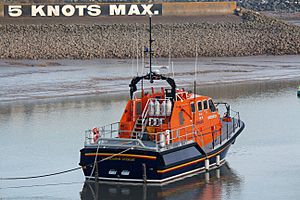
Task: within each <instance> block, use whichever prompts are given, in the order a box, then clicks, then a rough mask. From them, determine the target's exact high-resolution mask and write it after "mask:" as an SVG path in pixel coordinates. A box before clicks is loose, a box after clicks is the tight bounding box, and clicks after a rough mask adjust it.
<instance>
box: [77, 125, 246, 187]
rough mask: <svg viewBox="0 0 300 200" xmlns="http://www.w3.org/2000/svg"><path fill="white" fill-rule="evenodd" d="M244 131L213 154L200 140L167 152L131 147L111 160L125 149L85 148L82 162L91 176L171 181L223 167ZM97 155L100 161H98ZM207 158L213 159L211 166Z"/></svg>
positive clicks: (87, 176) (110, 178)
mask: <svg viewBox="0 0 300 200" xmlns="http://www.w3.org/2000/svg"><path fill="white" fill-rule="evenodd" d="M243 126H244V125H243ZM242 130H243V128H241V129H240V130H239V132H237V133H236V134H235V135H234V136H233V137H232V138H231V139H230V140H228V141H227V142H226V143H224V144H223V145H222V146H219V147H217V148H215V149H214V150H212V151H210V152H209V153H208V152H206V155H205V152H204V151H203V150H202V148H201V147H199V145H198V144H197V143H190V144H186V145H183V146H180V147H176V148H172V149H170V150H166V151H163V152H155V151H150V150H149V151H148V150H138V149H131V150H128V151H127V152H125V153H123V154H119V155H117V156H114V157H112V158H110V159H108V158H109V157H110V156H112V155H116V154H118V153H120V152H122V151H124V150H125V149H120V148H118V149H116V148H101V149H98V153H97V154H96V152H97V148H95V147H93V148H90V147H86V148H83V149H81V158H80V165H81V166H82V169H83V172H84V175H85V176H86V178H87V179H95V178H97V179H99V180H105V181H130V182H149V183H162V182H167V181H171V180H173V179H177V178H180V177H183V176H187V175H190V174H193V173H199V172H205V171H206V170H210V169H213V168H216V167H219V166H221V165H222V164H223V163H224V161H225V157H226V154H227V152H228V150H229V148H230V146H231V144H232V143H234V141H235V139H236V137H237V136H238V135H239V134H240V132H241V131H242ZM96 155H97V158H96V159H97V162H95V160H96V159H95V156H96ZM103 159H105V160H103ZM205 160H209V165H208V161H205ZM205 162H206V165H205ZM95 163H97V165H96V164H95Z"/></svg>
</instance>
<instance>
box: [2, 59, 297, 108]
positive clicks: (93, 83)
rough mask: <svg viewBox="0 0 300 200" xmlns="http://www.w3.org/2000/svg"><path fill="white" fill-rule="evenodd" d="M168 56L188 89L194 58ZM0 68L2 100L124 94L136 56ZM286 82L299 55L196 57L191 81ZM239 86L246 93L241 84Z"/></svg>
mask: <svg viewBox="0 0 300 200" xmlns="http://www.w3.org/2000/svg"><path fill="white" fill-rule="evenodd" d="M172 61H173V62H174V75H175V80H176V83H177V85H178V87H179V88H180V87H185V88H191V86H192V84H193V81H194V66H195V63H194V59H172ZM154 63H155V64H161V65H168V59H158V60H155V61H154ZM141 65H142V64H141V63H140V62H139V67H138V73H139V74H145V73H146V70H147V69H142V67H141ZM0 68H1V75H0V84H1V85H2V86H3V87H1V88H0V102H2V103H3V102H13V101H24V100H25V101H28V100H39V99H49V98H58V97H64V98H65V97H68V98H70V97H79V96H95V95H96V96H98V95H104V94H105V95H107V94H113V95H117V96H120V97H122V98H123V97H128V96H129V92H128V88H129V87H128V84H129V82H130V80H131V78H132V77H133V76H135V75H136V74H137V71H136V70H137V66H136V60H124V59H122V60H119V59H101V60H98V59H95V60H85V61H81V60H20V61H12V60H1V61H0ZM161 73H163V74H165V75H168V76H171V77H172V76H173V73H172V70H171V69H169V70H161ZM291 81H292V83H293V84H294V85H295V86H296V85H297V84H300V56H254V57H229V58H204V57H202V58H199V61H198V67H197V84H198V87H199V88H202V89H204V88H208V87H217V88H222V87H223V86H224V85H230V84H235V85H241V84H242V85H248V84H257V83H258V84H265V83H274V84H275V83H278V82H282V83H288V82H291ZM271 85H272V84H271ZM154 86H157V84H155V85H154ZM274 86H276V84H275V85H274ZM255 87H256V86H255ZM257 87H259V85H258V86H257ZM244 90H246V93H247V87H244ZM199 92H200V93H202V91H201V90H200V91H199ZM220 92H221V91H220ZM238 93H241V91H239V92H238Z"/></svg>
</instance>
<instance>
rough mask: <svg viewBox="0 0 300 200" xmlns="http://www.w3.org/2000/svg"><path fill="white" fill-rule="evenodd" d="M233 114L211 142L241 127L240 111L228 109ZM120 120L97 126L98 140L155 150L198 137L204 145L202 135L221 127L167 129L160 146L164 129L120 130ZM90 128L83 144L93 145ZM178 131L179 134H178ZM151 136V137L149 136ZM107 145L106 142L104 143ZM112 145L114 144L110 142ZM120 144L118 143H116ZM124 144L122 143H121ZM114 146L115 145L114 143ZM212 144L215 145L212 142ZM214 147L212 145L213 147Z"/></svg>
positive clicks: (228, 135)
mask: <svg viewBox="0 0 300 200" xmlns="http://www.w3.org/2000/svg"><path fill="white" fill-rule="evenodd" d="M150 100H153V99H148V101H147V103H146V106H147V105H149V102H150ZM147 107H148V106H147ZM144 110H148V109H147V108H145V109H144ZM230 111H231V113H232V114H234V115H233V117H231V119H232V122H231V123H225V128H224V129H223V131H225V132H222V133H221V135H220V136H218V137H217V138H215V137H214V135H213V142H215V140H216V141H217V145H218V141H219V140H220V144H221V143H222V142H224V141H227V140H228V139H230V138H231V137H232V134H233V135H234V134H235V133H236V129H237V128H238V127H241V121H240V113H239V112H236V111H234V110H230ZM146 113H147V111H145V112H143V115H144V116H146ZM119 124H120V122H114V123H112V124H108V125H105V126H102V127H100V128H99V132H100V133H99V134H100V137H99V140H98V142H99V141H123V142H124V141H129V142H134V141H135V142H138V143H139V146H140V147H143V148H148V149H156V150H157V151H159V150H162V149H165V148H170V147H172V146H174V145H180V143H181V144H183V143H185V142H188V141H192V140H193V141H195V140H196V139H199V141H200V142H201V143H202V146H203V147H204V137H205V135H207V134H216V133H218V132H220V131H222V128H221V129H218V130H214V131H212V130H211V129H210V127H207V128H205V129H204V130H201V131H200V130H199V129H198V128H197V126H195V125H194V124H191V125H188V126H184V127H178V128H176V129H173V130H169V131H170V138H169V139H168V141H167V142H166V144H165V145H164V147H162V146H160V144H161V136H163V137H165V138H164V139H165V140H166V139H167V133H166V131H162V132H157V133H148V132H144V129H143V130H142V131H132V130H120V125H119ZM226 126H227V131H226ZM91 131H92V130H87V131H86V136H85V144H86V145H88V144H90V145H93V144H95V143H93V138H92V137H93V136H92V134H91ZM226 132H227V137H226V135H225V137H226V138H224V139H223V140H222V135H224V134H226ZM120 133H130V134H131V135H132V136H133V137H134V138H117V137H118V134H120ZM178 133H180V134H178ZM144 134H145V135H146V138H147V137H148V139H149V141H152V142H153V143H152V144H153V145H154V146H155V147H154V146H151V145H150V146H149V144H148V145H146V144H147V143H144V142H143V141H144V140H143V139H142V138H145V137H144V136H143V135H144ZM150 137H151V138H150ZM106 145H107V144H106ZM111 145H114V144H111ZM117 145H119V146H120V144H117ZM122 145H124V144H122ZM115 146H116V145H115ZM213 146H215V145H214V144H213ZM213 148H214V147H213Z"/></svg>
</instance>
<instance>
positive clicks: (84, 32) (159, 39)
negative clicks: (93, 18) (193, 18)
mask: <svg viewBox="0 0 300 200" xmlns="http://www.w3.org/2000/svg"><path fill="white" fill-rule="evenodd" d="M241 18H242V20H238V21H234V22H228V21H227V22H218V23H203V22H199V23H188V22H187V23H180V24H179V23H168V24H155V25H154V30H153V34H154V36H155V44H154V49H155V55H156V56H159V57H168V55H169V52H170V51H171V54H172V57H194V56H195V49H196V46H198V48H197V49H198V55H199V56H248V55H262V54H269V55H283V54H299V53H300V43H299V41H300V27H298V26H294V25H290V24H287V23H285V22H283V21H280V20H276V19H273V18H269V17H266V16H264V15H261V14H257V13H255V12H252V11H248V10H244V11H242V13H241ZM146 28H147V25H145V24H103V25H97V24H95V25H75V24H74V25H70V24H49V25H21V24H8V25H0V36H1V37H0V58H1V59H61V58H71V59H91V58H130V57H136V53H137V44H139V47H140V48H139V54H140V56H141V54H142V53H141V52H142V47H143V46H147V40H148V32H147V30H146Z"/></svg>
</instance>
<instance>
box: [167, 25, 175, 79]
mask: <svg viewBox="0 0 300 200" xmlns="http://www.w3.org/2000/svg"><path fill="white" fill-rule="evenodd" d="M170 35H171V31H170V28H169V33H168V42H169V61H168V62H169V63H168V65H169V67H170V66H171V37H170ZM173 78H174V77H173Z"/></svg>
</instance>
